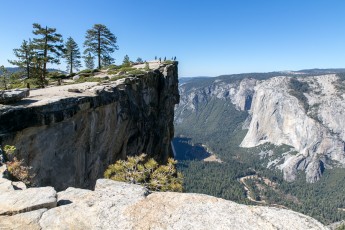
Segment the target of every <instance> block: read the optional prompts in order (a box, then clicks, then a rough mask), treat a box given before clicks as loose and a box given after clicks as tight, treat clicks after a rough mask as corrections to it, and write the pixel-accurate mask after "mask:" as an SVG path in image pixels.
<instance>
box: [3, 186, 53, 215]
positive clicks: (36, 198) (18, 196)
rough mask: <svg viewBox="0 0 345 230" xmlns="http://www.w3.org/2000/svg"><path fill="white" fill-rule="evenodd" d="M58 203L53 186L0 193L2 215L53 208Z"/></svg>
mask: <svg viewBox="0 0 345 230" xmlns="http://www.w3.org/2000/svg"><path fill="white" fill-rule="evenodd" d="M56 205H57V200H56V191H55V190H54V188H52V187H42V188H29V189H26V190H14V191H2V192H1V193H0V215H14V214H17V213H23V212H28V211H33V210H37V209H42V208H53V207H56Z"/></svg>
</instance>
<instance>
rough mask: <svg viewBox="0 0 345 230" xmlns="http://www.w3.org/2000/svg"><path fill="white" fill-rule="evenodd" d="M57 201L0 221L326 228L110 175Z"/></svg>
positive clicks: (17, 224)
mask: <svg viewBox="0 0 345 230" xmlns="http://www.w3.org/2000/svg"><path fill="white" fill-rule="evenodd" d="M28 190H29V189H28ZM2 192H3V191H2ZM41 195H42V196H45V195H46V194H45V192H42V193H41ZM25 198H27V199H28V200H30V197H25ZM57 201H58V206H57V207H48V209H36V210H33V211H28V212H25V213H20V214H17V215H12V216H6V215H0V226H2V227H4V228H5V229H6V228H10V229H13V228H15V229H28V228H30V229H42V230H44V229H83V230H84V229H198V230H200V229H246V230H247V229H303V230H304V229H327V228H326V227H325V226H323V225H322V224H321V223H319V222H318V221H316V220H315V219H312V218H310V217H308V216H305V215H302V214H299V213H296V212H293V211H290V210H287V209H278V208H273V207H262V206H246V205H240V204H237V203H235V202H231V201H227V200H223V199H219V198H215V197H211V196H207V195H201V194H182V193H172V192H166V193H163V192H155V193H150V192H149V191H148V190H147V189H145V188H144V187H141V186H139V185H133V184H127V183H123V182H115V181H111V180H105V179H100V180H98V181H97V183H96V186H95V190H94V191H91V190H85V189H78V188H68V189H67V190H66V191H62V192H59V193H58V194H57ZM0 206H1V203H0Z"/></svg>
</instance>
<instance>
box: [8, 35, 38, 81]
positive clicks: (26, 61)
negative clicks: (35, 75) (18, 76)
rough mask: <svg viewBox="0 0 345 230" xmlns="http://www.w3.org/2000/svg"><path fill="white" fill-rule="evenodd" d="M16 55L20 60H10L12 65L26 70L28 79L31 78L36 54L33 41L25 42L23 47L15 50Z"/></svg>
mask: <svg viewBox="0 0 345 230" xmlns="http://www.w3.org/2000/svg"><path fill="white" fill-rule="evenodd" d="M13 53H14V55H15V56H16V57H17V58H18V59H17V60H8V62H9V63H11V64H12V65H16V66H18V67H19V68H21V69H25V72H26V77H27V78H31V77H32V74H31V65H32V61H33V58H34V56H35V52H34V50H33V45H32V42H31V40H29V42H28V41H26V40H24V41H23V43H22V45H21V46H20V47H19V48H18V49H13Z"/></svg>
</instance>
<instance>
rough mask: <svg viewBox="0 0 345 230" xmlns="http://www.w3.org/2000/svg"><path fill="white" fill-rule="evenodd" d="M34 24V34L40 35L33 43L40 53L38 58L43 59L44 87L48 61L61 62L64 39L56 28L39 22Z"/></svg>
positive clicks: (42, 79) (42, 78) (42, 82)
mask: <svg viewBox="0 0 345 230" xmlns="http://www.w3.org/2000/svg"><path fill="white" fill-rule="evenodd" d="M32 26H33V28H34V30H33V31H32V32H33V34H35V35H37V36H40V37H39V38H34V39H33V45H34V48H35V51H36V52H37V55H38V57H37V60H41V61H40V63H41V64H42V76H41V84H42V87H44V82H45V77H46V75H47V63H55V64H60V57H61V55H62V54H63V52H62V51H63V44H62V42H63V40H62V36H61V34H58V33H56V29H55V28H49V27H47V26H46V27H42V26H41V25H40V24H38V23H34V24H33V25H32Z"/></svg>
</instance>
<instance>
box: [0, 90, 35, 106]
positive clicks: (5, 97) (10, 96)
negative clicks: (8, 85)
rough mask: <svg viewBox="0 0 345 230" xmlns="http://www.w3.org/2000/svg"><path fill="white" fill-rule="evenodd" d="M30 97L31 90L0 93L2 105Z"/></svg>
mask: <svg viewBox="0 0 345 230" xmlns="http://www.w3.org/2000/svg"><path fill="white" fill-rule="evenodd" d="M29 95H30V90H29V89H14V90H3V91H0V104H11V103H15V102H18V101H20V100H22V99H23V98H25V97H28V96H29Z"/></svg>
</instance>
